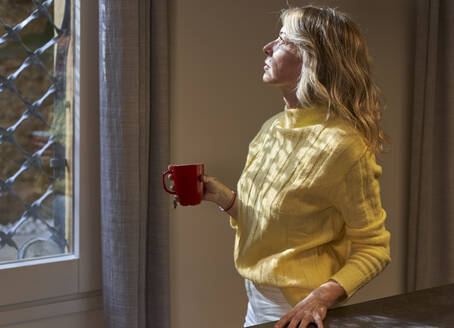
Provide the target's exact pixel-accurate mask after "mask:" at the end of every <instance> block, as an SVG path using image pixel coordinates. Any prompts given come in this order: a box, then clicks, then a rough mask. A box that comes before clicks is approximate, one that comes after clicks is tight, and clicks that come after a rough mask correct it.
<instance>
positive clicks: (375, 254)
mask: <svg viewBox="0 0 454 328" xmlns="http://www.w3.org/2000/svg"><path fill="white" fill-rule="evenodd" d="M326 114H327V109H326V108H323V107H312V108H305V109H287V108H285V109H284V111H282V112H280V113H278V114H276V115H274V116H273V117H271V118H270V119H268V120H267V121H266V122H265V123H264V124H263V126H262V128H261V129H260V131H259V133H258V134H257V135H256V136H255V137H254V139H253V140H252V141H251V142H250V144H249V153H248V155H247V159H246V164H245V167H244V169H243V172H242V174H241V177H240V179H239V180H238V184H237V192H238V195H237V197H238V217H237V218H233V217H230V225H231V226H232V228H233V229H235V230H236V235H235V246H234V260H235V267H236V269H237V270H238V272H239V274H240V275H241V276H243V277H244V278H248V279H250V280H252V281H254V282H255V283H258V284H264V285H269V286H274V287H279V288H280V290H281V291H282V293H283V294H284V296H285V298H286V299H287V301H288V303H289V304H290V305H291V306H295V305H296V304H297V303H298V302H300V301H301V300H302V299H303V298H305V297H306V296H307V295H308V294H309V293H310V292H311V291H312V290H313V289H315V288H317V287H319V286H320V285H321V284H323V283H324V282H326V281H327V280H328V279H330V278H331V279H334V280H336V281H337V282H338V283H340V284H341V285H342V286H343V287H344V289H345V290H346V292H347V299H348V298H350V297H351V296H352V295H353V294H354V293H355V292H356V291H357V290H358V289H359V288H361V287H362V286H364V285H365V284H366V283H367V282H368V281H369V280H371V279H372V278H373V277H374V276H376V275H377V274H378V273H379V272H380V271H382V270H383V269H384V268H385V266H386V265H387V264H388V263H389V262H390V261H391V259H390V250H389V242H390V233H389V232H388V231H387V230H386V228H385V225H384V223H385V219H386V212H385V210H384V209H383V208H382V206H381V200H380V185H379V182H378V178H379V177H380V175H381V173H382V169H381V167H380V166H379V165H377V164H376V162H375V156H374V154H373V153H371V152H369V151H366V144H365V142H364V139H363V138H362V137H361V135H360V134H359V132H357V131H356V130H355V129H354V128H352V127H350V126H349V125H347V124H346V123H345V122H344V121H342V120H340V119H333V118H332V117H331V118H330V119H329V120H328V121H324V118H325V116H326Z"/></svg>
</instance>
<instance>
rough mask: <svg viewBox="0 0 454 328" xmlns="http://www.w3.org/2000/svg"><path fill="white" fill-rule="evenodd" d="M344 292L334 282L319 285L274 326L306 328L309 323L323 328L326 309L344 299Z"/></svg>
mask: <svg viewBox="0 0 454 328" xmlns="http://www.w3.org/2000/svg"><path fill="white" fill-rule="evenodd" d="M345 295H346V294H345V290H344V289H343V288H342V286H341V285H339V284H338V283H337V282H335V281H332V280H330V281H328V282H327V283H325V284H323V285H321V286H320V287H318V288H317V289H315V290H314V291H312V293H310V294H309V295H308V296H307V297H306V298H305V299H303V300H302V301H301V302H299V303H298V304H296V305H295V307H294V308H293V310H292V311H290V312H289V313H287V314H286V315H284V316H283V317H282V318H281V319H280V320H279V321H278V322H277V323H276V325H275V326H274V328H283V327H285V325H286V324H287V323H289V325H288V326H287V327H288V328H306V327H307V326H308V325H309V324H310V323H311V322H313V323H315V324H317V327H318V328H323V320H324V319H325V317H326V312H327V311H328V308H330V307H331V306H333V305H334V304H335V303H336V302H338V301H339V300H341V299H342V298H344V297H345Z"/></svg>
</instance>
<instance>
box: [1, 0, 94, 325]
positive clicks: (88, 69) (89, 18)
mask: <svg viewBox="0 0 454 328" xmlns="http://www.w3.org/2000/svg"><path fill="white" fill-rule="evenodd" d="M73 13H74V16H73V17H74V25H73V26H74V43H73V49H74V65H75V67H74V163H73V165H74V168H73V178H74V252H73V253H72V254H62V255H57V256H52V257H49V258H45V259H30V260H23V261H20V262H15V263H5V264H2V265H0V290H1V291H2V293H0V311H2V315H1V316H0V326H2V325H4V324H11V323H14V320H20V321H21V322H23V321H24V320H34V319H37V318H42V317H43V315H46V316H52V315H58V314H61V313H63V312H64V313H67V312H68V308H65V307H61V306H60V307H59V306H58V304H61V303H60V301H59V300H61V302H66V303H65V304H68V303H67V302H68V300H72V302H73V301H74V300H77V299H83V298H87V297H88V298H89V299H90V304H91V305H90V306H89V308H90V309H95V308H101V307H102V293H101V289H102V266H101V263H102V260H101V259H102V258H101V224H100V201H99V200H100V191H99V109H98V108H99V83H98V74H97V73H95V77H93V72H98V33H97V32H98V2H97V1H81V0H74V12H73ZM93 31H95V32H96V33H93ZM80 238H81V240H79V239H80ZM80 241H82V242H80ZM87 295H88V296H87ZM50 301H51V302H53V304H55V306H54V310H48V311H46V312H47V313H45V314H43V313H42V311H41V312H40V311H29V309H30V307H33V306H41V307H42V304H43V302H44V303H45V304H48V303H49V302H50ZM73 303H74V302H73ZM76 303H77V302H76ZM79 303H80V304H84V305H83V306H82V308H83V309H86V308H87V304H86V303H84V302H82V303H81V302H79ZM79 303H78V304H79ZM62 308H65V310H64V311H63V310H62ZM82 308H81V307H80V306H79V307H78V306H74V304H73V306H72V307H71V310H70V312H80V311H81V309H82ZM59 309H60V310H59ZM18 311H19V312H18ZM62 311H63V312H62ZM24 316H25V317H24ZM14 318H16V319H14Z"/></svg>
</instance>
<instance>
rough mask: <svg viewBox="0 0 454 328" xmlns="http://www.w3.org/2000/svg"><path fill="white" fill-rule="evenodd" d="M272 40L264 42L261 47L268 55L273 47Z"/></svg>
mask: <svg viewBox="0 0 454 328" xmlns="http://www.w3.org/2000/svg"><path fill="white" fill-rule="evenodd" d="M272 46H273V41H271V42H268V43H267V44H265V46H264V47H263V52H264V53H265V54H266V55H268V56H271V53H272V49H273V47H272Z"/></svg>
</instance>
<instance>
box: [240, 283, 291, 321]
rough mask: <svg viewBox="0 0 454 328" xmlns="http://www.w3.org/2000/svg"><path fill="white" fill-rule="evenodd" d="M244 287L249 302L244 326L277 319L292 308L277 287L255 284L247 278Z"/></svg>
mask: <svg viewBox="0 0 454 328" xmlns="http://www.w3.org/2000/svg"><path fill="white" fill-rule="evenodd" d="M245 287H246V293H247V297H248V299H249V302H248V305H247V313H246V318H245V322H244V327H249V326H254V325H259V324H261V323H265V322H270V321H278V320H280V319H281V317H283V316H284V315H285V314H287V313H288V312H290V311H291V310H292V306H291V305H290V304H288V303H287V300H286V299H285V297H284V295H283V294H282V292H281V290H280V289H279V288H276V287H270V286H264V285H256V284H254V283H253V282H252V281H251V280H249V279H245Z"/></svg>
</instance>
